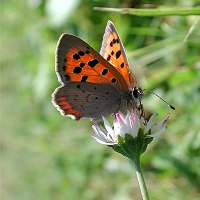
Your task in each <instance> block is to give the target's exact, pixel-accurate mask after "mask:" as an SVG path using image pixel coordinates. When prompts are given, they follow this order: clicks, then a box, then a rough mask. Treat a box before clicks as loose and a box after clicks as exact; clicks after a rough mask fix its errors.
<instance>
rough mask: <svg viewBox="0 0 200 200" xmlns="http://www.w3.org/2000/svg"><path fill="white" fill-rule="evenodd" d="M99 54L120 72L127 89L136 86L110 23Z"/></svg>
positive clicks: (121, 46)
mask: <svg viewBox="0 0 200 200" xmlns="http://www.w3.org/2000/svg"><path fill="white" fill-rule="evenodd" d="M100 54H101V55H102V56H103V57H104V58H105V59H106V60H107V61H108V62H110V63H111V64H112V65H113V66H114V67H115V68H116V69H117V70H118V71H119V72H120V74H121V75H122V76H123V77H124V79H125V81H126V83H127V85H128V87H129V88H134V87H135V86H136V79H135V77H134V76H133V74H132V73H131V72H130V71H129V65H128V60H127V58H126V53H125V50H124V47H123V45H122V43H121V41H120V38H119V35H118V34H117V31H116V29H115V27H114V25H113V23H112V22H111V21H108V23H107V26H106V29H105V33H104V37H103V42H102V46H101V50H100Z"/></svg>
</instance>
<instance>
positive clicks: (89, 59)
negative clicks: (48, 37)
mask: <svg viewBox="0 0 200 200" xmlns="http://www.w3.org/2000/svg"><path fill="white" fill-rule="evenodd" d="M56 71H57V74H58V77H59V80H60V81H61V82H62V83H65V82H67V81H75V82H89V83H95V84H105V83H107V84H112V85H113V86H115V87H117V88H119V89H122V90H128V85H127V82H126V81H125V80H124V77H123V76H122V75H121V74H120V72H119V71H118V70H116V69H115V67H113V66H112V65H111V64H110V63H109V62H108V61H106V60H105V59H104V58H103V57H102V56H101V55H100V54H99V53H98V52H96V51H95V50H94V49H93V48H92V47H90V46H89V45H88V44H86V43H85V42H84V41H82V40H81V39H79V38H77V37H75V36H73V35H68V34H63V35H62V36H61V37H60V39H59V42H58V47H57V64H56Z"/></svg>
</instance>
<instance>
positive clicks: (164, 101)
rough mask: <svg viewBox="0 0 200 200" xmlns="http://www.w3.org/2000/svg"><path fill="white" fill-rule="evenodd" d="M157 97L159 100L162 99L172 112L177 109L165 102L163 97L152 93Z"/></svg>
mask: <svg viewBox="0 0 200 200" xmlns="http://www.w3.org/2000/svg"><path fill="white" fill-rule="evenodd" d="M152 93H153V94H154V95H155V96H157V97H158V98H159V99H161V100H162V101H163V102H165V103H166V104H167V105H168V106H169V107H170V108H171V109H172V110H175V107H174V106H172V105H171V104H169V103H168V102H167V101H166V100H164V99H163V98H162V97H161V96H159V95H158V94H156V93H155V92H152Z"/></svg>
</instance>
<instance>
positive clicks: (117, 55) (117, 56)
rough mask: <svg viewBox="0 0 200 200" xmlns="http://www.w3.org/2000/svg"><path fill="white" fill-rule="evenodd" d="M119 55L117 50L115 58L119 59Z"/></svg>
mask: <svg viewBox="0 0 200 200" xmlns="http://www.w3.org/2000/svg"><path fill="white" fill-rule="evenodd" d="M120 55H121V51H120V50H119V51H117V52H116V58H117V59H118V58H119V57H120Z"/></svg>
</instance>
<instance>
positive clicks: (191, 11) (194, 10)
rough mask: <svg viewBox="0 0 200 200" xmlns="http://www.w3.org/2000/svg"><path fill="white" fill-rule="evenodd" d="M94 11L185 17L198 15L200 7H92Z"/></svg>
mask: <svg viewBox="0 0 200 200" xmlns="http://www.w3.org/2000/svg"><path fill="white" fill-rule="evenodd" d="M94 9H95V10H99V11H106V12H118V13H121V14H129V15H137V16H170V15H174V16H176V15H178V16H187V15H200V7H171V8H168V7H160V8H148V9H145V8H106V7H94Z"/></svg>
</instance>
